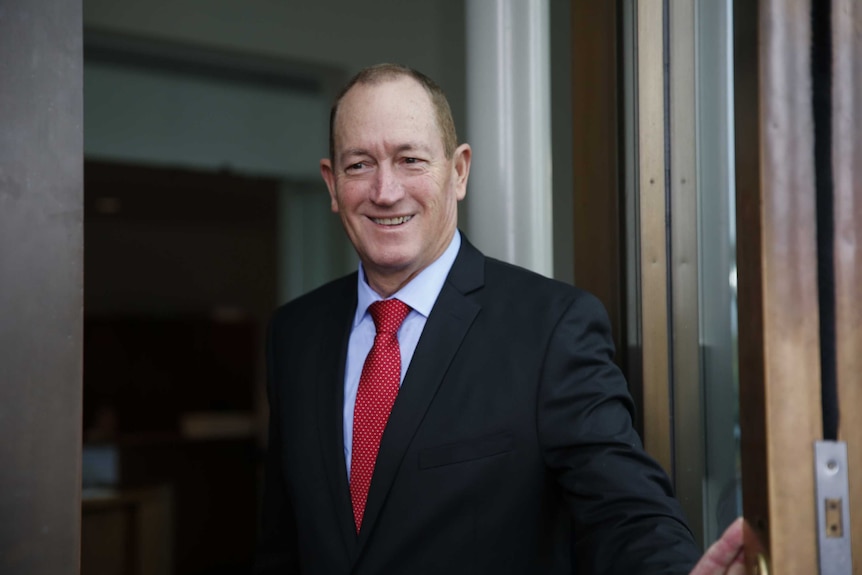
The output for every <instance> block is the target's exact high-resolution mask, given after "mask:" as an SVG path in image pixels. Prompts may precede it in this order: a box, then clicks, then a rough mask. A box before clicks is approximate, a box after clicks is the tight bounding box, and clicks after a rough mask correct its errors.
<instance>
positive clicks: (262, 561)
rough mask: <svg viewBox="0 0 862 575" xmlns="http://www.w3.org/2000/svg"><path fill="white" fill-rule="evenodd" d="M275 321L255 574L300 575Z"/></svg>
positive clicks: (268, 350)
mask: <svg viewBox="0 0 862 575" xmlns="http://www.w3.org/2000/svg"><path fill="white" fill-rule="evenodd" d="M274 325H275V322H274V321H273V323H272V324H270V328H269V333H268V335H267V345H266V356H267V357H266V364H267V380H268V381H267V395H268V398H269V442H268V445H267V453H266V459H265V466H264V490H263V501H262V504H261V526H260V533H259V535H258V544H257V550H256V552H255V562H254V573H255V575H275V574H278V575H299V573H300V568H299V550H298V543H297V530H296V519H295V515H294V512H293V505H292V504H291V501H290V497H289V496H288V494H287V492H286V490H285V483H284V477H283V474H282V471H281V470H282V461H281V454H282V453H283V451H282V445H281V433H280V425H281V419H280V417H281V416H280V412H279V409H278V406H279V401H278V392H277V389H276V385H275V377H274V373H275V372H274V365H273V364H274V353H273V340H274V337H275V336H274V331H275V330H274Z"/></svg>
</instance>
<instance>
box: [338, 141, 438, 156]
mask: <svg viewBox="0 0 862 575" xmlns="http://www.w3.org/2000/svg"><path fill="white" fill-rule="evenodd" d="M414 151H419V152H424V153H428V152H429V150H428V147H427V146H425V145H422V144H419V143H417V142H405V143H403V144H401V145H399V146H397V147H396V148H395V153H396V154H400V153H404V152H414ZM370 155H371V153H370V152H369V151H368V150H367V149H365V148H348V149H346V150H344V151H343V152H341V154H340V155H339V158H340V159H341V161H344V160H346V159H347V158H350V157H355V156H370Z"/></svg>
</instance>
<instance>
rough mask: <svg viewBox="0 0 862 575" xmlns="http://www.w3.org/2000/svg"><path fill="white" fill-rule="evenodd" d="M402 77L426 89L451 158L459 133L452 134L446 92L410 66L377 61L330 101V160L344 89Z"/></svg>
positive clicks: (348, 89)
mask: <svg viewBox="0 0 862 575" xmlns="http://www.w3.org/2000/svg"><path fill="white" fill-rule="evenodd" d="M402 77H408V78H413V79H414V80H416V81H417V82H418V83H419V85H420V86H422V87H423V88H425V91H426V92H427V93H428V96H429V97H430V98H431V103H432V104H433V106H434V112H435V115H436V116H437V127H438V128H440V134H441V135H442V137H443V150H444V152H445V153H446V157H447V158H451V157H452V155H453V154H454V153H455V148H456V147H457V146H458V135H457V134H456V133H455V121H454V120H453V119H452V110H451V109H450V108H449V101H448V100H447V99H446V94H445V93H444V92H443V90H442V89H441V88H440V86H438V85H437V83H436V82H434V80H432V79H431V78H429V77H428V76H426V75H425V74H423V73H422V72H419V71H418V70H414V69H413V68H409V67H407V66H402V65H401V64H376V65H374V66H369V67H368V68H363V69H362V70H360V71H359V73H358V74H356V75H355V76H353V78H351V79H350V80H349V81H348V82H347V84H345V85H344V87H343V88H342V89H341V91H340V92H339V93H338V96H337V97H336V98H335V102H333V104H332V109H331V110H330V112H329V159H330V160H334V159H335V115H336V114H337V113H338V106H339V104H341V100H342V99H343V98H344V96H345V95H347V92H349V91H350V89H351V88H353V86H355V85H357V84H372V85H373V84H382V83H383V82H388V81H391V80H397V79H398V78H402Z"/></svg>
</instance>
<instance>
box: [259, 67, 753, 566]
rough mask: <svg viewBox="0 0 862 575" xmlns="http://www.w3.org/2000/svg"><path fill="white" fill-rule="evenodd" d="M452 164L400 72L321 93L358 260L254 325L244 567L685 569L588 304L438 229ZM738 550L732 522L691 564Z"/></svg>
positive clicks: (665, 493)
mask: <svg viewBox="0 0 862 575" xmlns="http://www.w3.org/2000/svg"><path fill="white" fill-rule="evenodd" d="M471 153H472V152H471V149H470V146H468V145H467V144H461V145H457V139H456V136H455V129H454V124H453V122H452V117H451V112H450V111H449V106H448V104H447V103H446V99H445V96H444V95H443V93H442V92H441V91H440V89H439V88H438V87H437V86H436V85H435V84H434V83H433V82H432V81H431V80H430V79H428V78H427V77H425V76H424V75H422V74H420V73H418V72H415V71H413V70H410V69H407V68H403V67H400V66H394V65H380V66H375V67H372V68H369V69H366V70H364V71H362V72H360V74H359V75H357V77H355V78H354V79H353V80H352V81H351V82H350V83H349V84H348V85H347V87H346V88H345V89H344V91H343V92H342V94H341V95H340V96H339V98H338V99H337V100H336V102H335V104H334V106H333V110H332V115H331V122H330V157H329V158H327V159H324V160H321V163H320V168H321V173H322V175H323V179H324V180H325V181H326V184H327V186H328V188H329V193H330V196H331V200H332V210H333V211H334V212H336V213H338V214H339V215H340V217H341V220H342V223H343V225H344V228H345V230H346V232H347V235H348V236H349V238H350V241H351V242H352V243H353V245H354V247H355V248H356V251H357V253H358V254H359V258H360V261H361V266H360V270H359V272H358V273H355V274H351V275H349V276H347V277H346V278H342V279H340V280H336V281H334V282H332V283H330V284H328V285H326V286H323V287H322V288H319V289H318V290H315V291H314V292H312V293H310V294H308V295H305V296H303V297H301V298H299V299H297V300H295V301H293V302H291V303H289V304H287V305H286V306H284V307H282V308H281V309H280V310H279V311H278V312H277V313H276V315H275V317H274V318H273V321H272V324H271V326H270V333H269V338H268V349H267V352H268V368H269V401H270V410H271V416H270V440H269V441H270V445H269V455H268V458H267V465H266V489H265V495H264V500H263V512H262V513H263V520H262V534H261V539H260V547H259V552H258V557H257V572H258V573H273V574H275V573H280V574H288V573H295V574H298V573H302V574H305V575H310V574H327V575H336V574H341V573H344V574H347V573H354V574H357V575H360V574H392V575H418V574H423V573H429V574H431V573H445V574H447V575H455V574H461V573H464V574H467V573H470V574H475V573H481V574H495V575H497V574H518V575H538V574H562V573H566V574H569V573H574V572H576V573H581V574H599V573H624V574H639V573H643V574H647V573H662V574H667V573H688V572H689V570H690V569H691V567H692V565H694V563H695V562H696V561H697V550H696V546H695V544H694V542H693V540H692V536H691V533H690V532H689V530H688V528H687V527H686V525H685V522H684V520H683V519H682V513H681V511H680V509H679V505H678V503H677V501H676V500H675V499H674V498H673V496H672V494H671V489H670V486H669V484H668V480H667V478H666V477H665V475H664V474H663V473H662V471H661V469H660V468H659V466H658V465H657V464H656V463H655V462H654V461H653V460H651V459H650V458H649V457H648V456H647V455H646V454H645V453H644V452H643V450H642V448H641V444H640V441H639V439H638V437H637V435H636V433H635V432H634V431H633V429H632V425H631V413H632V410H633V406H632V402H631V399H630V397H629V394H628V391H627V386H626V382H625V381H624V379H623V377H622V375H621V374H620V372H619V370H618V369H617V368H616V367H615V365H614V364H613V362H612V359H611V356H612V353H613V350H612V344H611V337H610V333H609V327H608V322H607V319H606V317H605V313H604V310H603V308H602V306H601V305H600V304H599V303H598V301H597V300H596V299H595V298H594V297H592V296H590V295H589V294H587V293H585V292H583V291H580V290H578V289H576V288H573V287H571V286H569V285H566V284H563V283H560V282H555V281H553V280H549V279H547V278H543V277H541V276H539V275H536V274H533V273H531V272H528V271H526V270H523V269H520V268H517V267H515V266H511V265H508V264H505V263H502V262H499V261H495V260H493V259H489V258H485V257H484V256H483V255H482V254H481V253H480V252H479V251H478V250H476V248H474V247H473V246H472V245H470V243H469V242H468V241H467V239H466V238H465V237H464V236H462V235H461V234H460V233H459V232H458V231H457V229H456V222H457V203H458V201H459V200H461V199H463V198H464V196H465V193H466V188H467V179H468V176H469V172H470V159H471ZM379 300H385V301H382V302H379ZM740 545H741V543H740V528H739V526H738V525H737V526H735V527H734V529H733V530H732V532H731V533H730V534H729V535H728V536H727V537H726V538H725V539H724V540H723V541H722V542H721V548H720V549H719V550H718V551H716V552H714V553H712V554H711V555H710V556H709V557H707V558H705V559H704V562H703V564H702V566H701V567H700V568H702V569H703V571H701V573H723V572H724V569H725V568H726V567H727V566H729V565H730V564H731V563H733V562H734V561H737V562H738V557H737V556H738V554H739V553H738V552H739V547H740ZM713 568H715V570H712V569H713Z"/></svg>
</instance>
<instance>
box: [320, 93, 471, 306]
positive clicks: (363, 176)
mask: <svg viewBox="0 0 862 575" xmlns="http://www.w3.org/2000/svg"><path fill="white" fill-rule="evenodd" d="M334 139H335V146H334V152H333V153H334V157H333V159H332V161H330V160H329V159H324V160H321V162H320V171H321V174H322V175H323V179H324V180H326V184H327V186H328V187H329V195H330V197H331V199H332V211H333V212H337V213H338V214H340V216H341V221H342V223H343V224H344V228H345V230H346V231H347V235H348V236H349V237H350V241H351V242H352V243H353V245H354V247H355V248H356V251H357V252H358V254H359V257H360V259H361V260H362V264H363V266H364V267H365V270H366V274H367V276H368V279H369V282H370V283H371V286H372V287H373V288H375V289H376V290H377V291H378V292H381V291H387V292H389V293H381V295H391V293H393V292H394V291H397V289H398V288H400V287H401V286H402V285H404V284H405V283H407V282H408V281H409V280H410V279H412V278H413V277H414V276H415V275H416V274H417V273H419V272H420V271H422V270H423V269H424V268H425V267H427V266H428V265H429V264H430V263H432V262H433V261H434V260H435V259H437V258H438V257H439V256H440V255H441V254H442V253H443V251H445V249H446V247H447V246H448V244H449V241H450V240H451V239H452V235H453V234H454V231H455V227H456V225H457V219H458V218H457V216H458V209H457V203H458V201H459V200H461V199H463V198H464V195H465V193H466V189H467V176H468V174H469V171H470V147H469V146H467V145H466V144H462V145H461V146H459V147H458V149H456V151H455V153H454V154H453V157H452V158H447V157H446V154H445V152H444V149H443V139H442V136H441V132H440V129H439V127H438V125H437V120H436V115H435V111H434V107H433V104H432V103H431V99H430V97H429V96H428V94H427V93H426V92H425V89H424V88H423V87H422V86H421V85H420V84H419V83H417V82H416V81H415V80H413V79H412V78H409V77H402V78H397V79H394V80H390V81H384V82H383V83H379V84H373V85H365V84H357V85H355V86H354V87H353V88H351V89H350V91H348V93H347V94H346V95H345V96H344V97H343V98H342V100H341V103H340V104H339V108H338V112H337V114H336V118H335V125H334Z"/></svg>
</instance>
